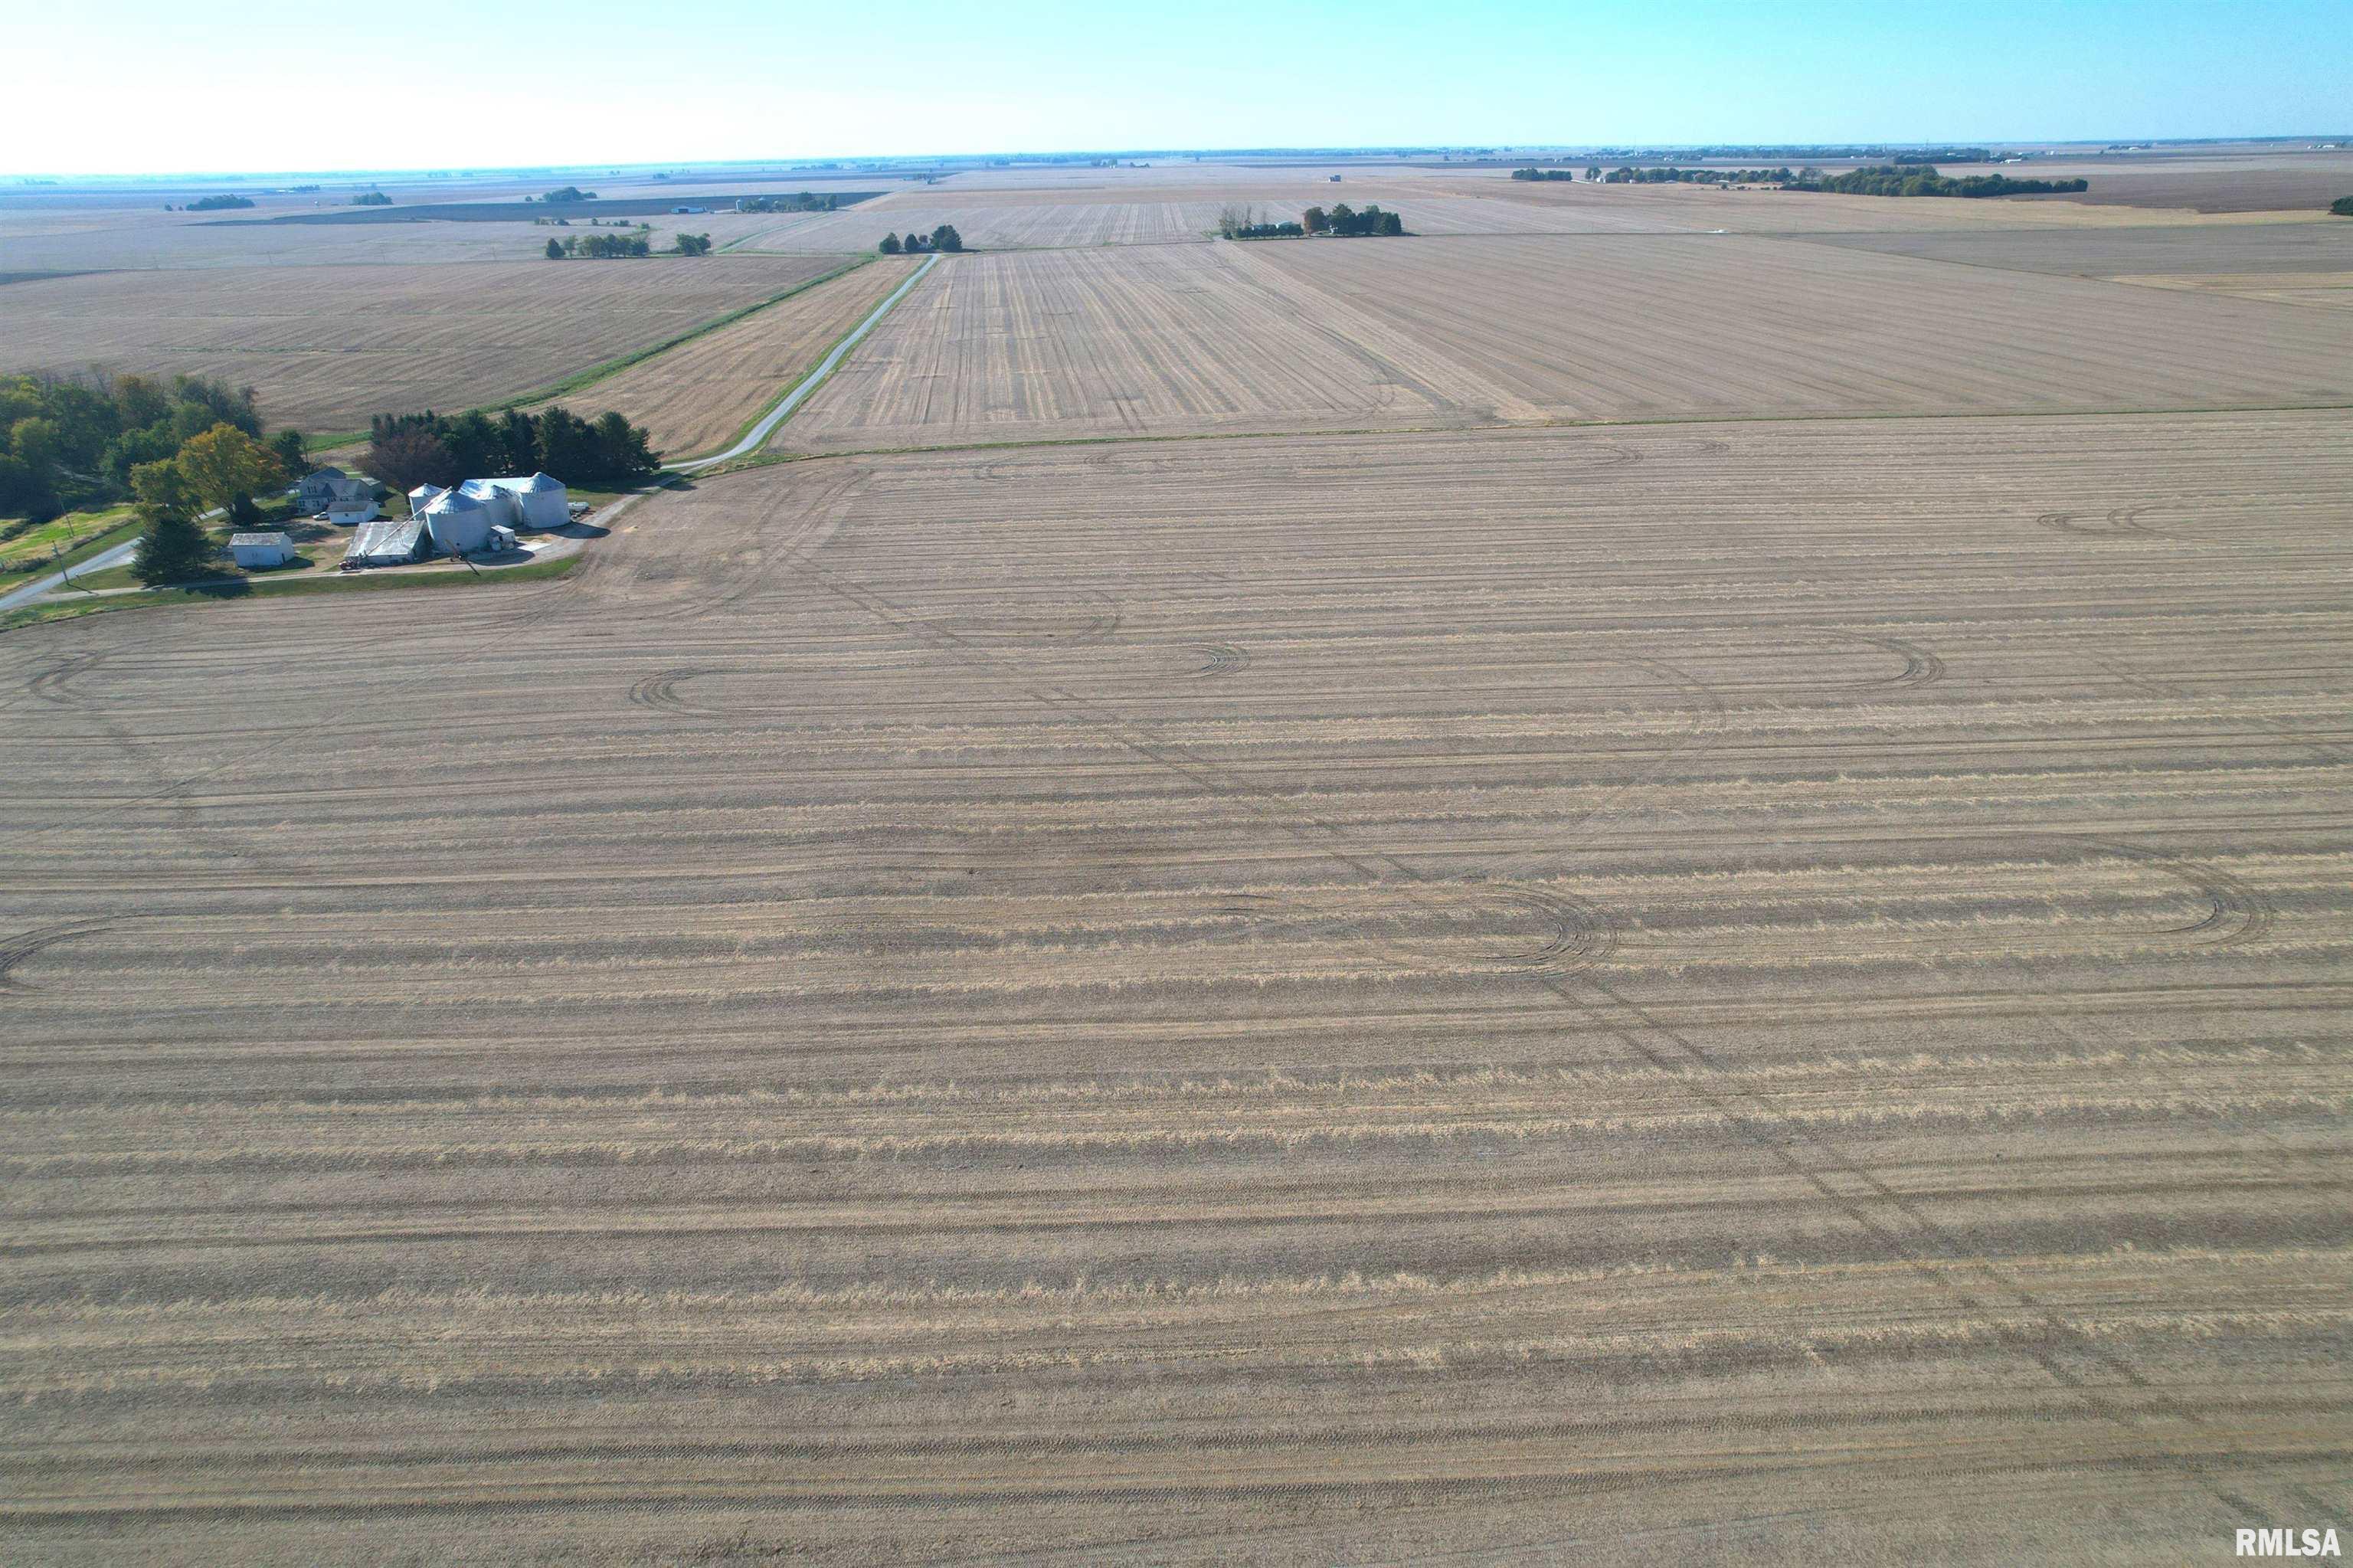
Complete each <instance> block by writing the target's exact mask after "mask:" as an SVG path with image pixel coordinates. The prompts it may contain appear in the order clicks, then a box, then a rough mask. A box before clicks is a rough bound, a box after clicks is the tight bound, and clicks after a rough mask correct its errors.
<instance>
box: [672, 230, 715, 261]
mask: <svg viewBox="0 0 2353 1568" xmlns="http://www.w3.org/2000/svg"><path fill="white" fill-rule="evenodd" d="M675 238H677V240H678V253H679V254H680V255H681V256H708V255H710V254H711V236H709V235H707V234H681V235H678V236H676V237H675Z"/></svg>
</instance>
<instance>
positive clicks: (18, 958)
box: [0, 919, 121, 993]
mask: <svg viewBox="0 0 2353 1568" xmlns="http://www.w3.org/2000/svg"><path fill="white" fill-rule="evenodd" d="M120 924H121V920H120V919H104V920H61V921H59V922H58V923H57V924H56V925H53V926H43V927H37V928H36V929H34V930H30V931H23V932H19V933H18V934H17V935H16V936H14V937H10V938H6V939H5V940H0V993H5V992H9V991H33V990H36V989H37V988H36V987H35V986H33V985H32V984H31V983H30V982H28V981H26V980H19V979H17V978H16V969H17V967H18V966H19V965H21V964H23V963H24V962H25V961H26V959H31V958H34V957H37V955H39V954H41V953H44V952H47V950H48V949H49V948H54V947H57V946H58V945H59V944H60V943H64V942H70V941H72V940H74V939H75V938H79V937H96V936H100V935H102V934H104V933H105V932H108V931H111V930H112V929H114V927H116V926H118V925H120Z"/></svg>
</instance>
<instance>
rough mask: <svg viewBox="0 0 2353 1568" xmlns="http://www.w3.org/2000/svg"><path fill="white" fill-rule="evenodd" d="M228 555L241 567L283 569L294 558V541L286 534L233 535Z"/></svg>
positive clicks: (230, 537) (229, 537)
mask: <svg viewBox="0 0 2353 1568" xmlns="http://www.w3.org/2000/svg"><path fill="white" fill-rule="evenodd" d="M228 554H229V558H230V559H231V560H233V561H235V562H236V563H237V565H238V566H240V567H282V566H284V565H285V564H286V563H287V562H289V561H290V560H292V559H293V558H294V541H293V540H292V539H291V538H290V537H288V536H287V535H284V534H232V535H229V536H228Z"/></svg>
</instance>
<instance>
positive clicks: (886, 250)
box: [875, 223, 964, 256]
mask: <svg viewBox="0 0 2353 1568" xmlns="http://www.w3.org/2000/svg"><path fill="white" fill-rule="evenodd" d="M875 249H878V250H880V251H881V252H882V254H883V255H885V256H897V255H900V254H902V253H903V254H905V255H909V256H921V255H922V254H923V252H924V251H926V250H944V251H947V252H949V253H950V254H954V253H955V252H956V251H958V250H961V249H964V236H963V235H961V234H958V233H957V232H956V231H955V224H953V223H943V224H942V225H940V226H939V227H938V228H934V229H933V230H932V231H931V232H930V233H929V234H912V233H911V234H909V235H908V236H906V238H900V237H899V236H898V235H895V234H886V235H884V236H883V237H882V243H881V245H879V246H877V247H875Z"/></svg>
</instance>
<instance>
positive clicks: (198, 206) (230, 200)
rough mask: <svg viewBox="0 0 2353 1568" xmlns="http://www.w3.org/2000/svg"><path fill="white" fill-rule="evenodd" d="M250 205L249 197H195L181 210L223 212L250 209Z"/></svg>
mask: <svg viewBox="0 0 2353 1568" xmlns="http://www.w3.org/2000/svg"><path fill="white" fill-rule="evenodd" d="M252 205H253V200H252V198H251V197H249V196H199V197H197V198H196V199H195V201H192V202H190V203H189V204H188V205H187V206H186V207H185V208H184V209H182V210H184V211H187V212H224V211H227V209H228V208H230V207H251V206H252ZM164 210H165V211H166V212H168V211H170V210H171V209H170V208H169V207H166V208H164Z"/></svg>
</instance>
